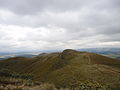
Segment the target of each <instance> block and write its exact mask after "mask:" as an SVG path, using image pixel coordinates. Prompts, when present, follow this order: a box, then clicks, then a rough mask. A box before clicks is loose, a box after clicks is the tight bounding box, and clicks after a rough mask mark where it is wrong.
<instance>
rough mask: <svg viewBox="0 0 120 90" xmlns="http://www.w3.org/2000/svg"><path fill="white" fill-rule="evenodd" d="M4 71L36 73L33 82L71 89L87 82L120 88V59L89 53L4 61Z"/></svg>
mask: <svg viewBox="0 0 120 90" xmlns="http://www.w3.org/2000/svg"><path fill="white" fill-rule="evenodd" d="M0 68H7V69H10V70H12V71H14V72H17V73H19V74H25V73H28V74H32V75H34V79H33V81H38V82H45V83H46V82H49V83H54V84H55V85H56V86H57V87H71V85H72V84H73V83H74V84H76V85H80V84H81V83H83V82H85V81H90V82H97V83H99V84H101V85H103V86H104V85H110V86H113V87H117V86H120V60H116V59H111V58H108V57H105V56H101V55H98V54H94V53H89V52H78V51H74V50H64V51H63V52H62V53H50V54H45V55H40V56H37V57H34V58H20V57H18V58H11V59H7V60H3V61H0ZM111 77H112V78H111Z"/></svg>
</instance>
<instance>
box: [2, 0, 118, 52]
mask: <svg viewBox="0 0 120 90" xmlns="http://www.w3.org/2000/svg"><path fill="white" fill-rule="evenodd" d="M99 47H120V0H0V51H31V50H53V49H54V50H55V49H66V48H99Z"/></svg>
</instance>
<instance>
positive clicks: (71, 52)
mask: <svg viewBox="0 0 120 90" xmlns="http://www.w3.org/2000/svg"><path fill="white" fill-rule="evenodd" d="M77 53H78V51H75V50H72V49H66V50H64V51H63V52H62V53H61V58H62V59H71V58H73V57H75V56H76V54H77Z"/></svg>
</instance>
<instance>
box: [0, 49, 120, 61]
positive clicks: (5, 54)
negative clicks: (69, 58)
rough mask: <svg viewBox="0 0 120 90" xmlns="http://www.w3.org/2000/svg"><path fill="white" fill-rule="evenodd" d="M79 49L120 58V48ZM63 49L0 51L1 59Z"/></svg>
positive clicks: (31, 55) (32, 55)
mask: <svg viewBox="0 0 120 90" xmlns="http://www.w3.org/2000/svg"><path fill="white" fill-rule="evenodd" d="M76 50H78V51H87V52H93V53H97V54H102V55H105V56H107V57H111V58H116V59H120V48H83V49H76ZM61 51H62V50H45V51H33V52H9V53H8V52H0V60H3V59H7V58H11V57H28V58H29V57H34V56H36V55H38V54H40V53H41V52H44V53H51V52H61Z"/></svg>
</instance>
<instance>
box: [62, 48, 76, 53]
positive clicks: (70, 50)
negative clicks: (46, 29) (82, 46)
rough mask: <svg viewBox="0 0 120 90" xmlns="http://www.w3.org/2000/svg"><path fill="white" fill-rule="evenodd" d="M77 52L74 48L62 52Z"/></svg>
mask: <svg viewBox="0 0 120 90" xmlns="http://www.w3.org/2000/svg"><path fill="white" fill-rule="evenodd" d="M69 52H77V51H75V50H73V49H65V50H64V51H63V52H62V53H69Z"/></svg>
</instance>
